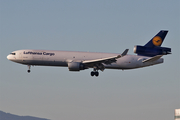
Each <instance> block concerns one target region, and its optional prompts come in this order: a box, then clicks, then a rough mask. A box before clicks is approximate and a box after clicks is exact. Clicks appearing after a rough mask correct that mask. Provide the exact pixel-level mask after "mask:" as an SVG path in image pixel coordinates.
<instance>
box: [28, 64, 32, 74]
mask: <svg viewBox="0 0 180 120" xmlns="http://www.w3.org/2000/svg"><path fill="white" fill-rule="evenodd" d="M30 69H31V65H28V70H27V72H28V73H30V72H31V70H30Z"/></svg>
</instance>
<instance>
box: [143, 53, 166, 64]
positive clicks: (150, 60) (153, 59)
mask: <svg viewBox="0 0 180 120" xmlns="http://www.w3.org/2000/svg"><path fill="white" fill-rule="evenodd" d="M162 56H163V55H156V56H154V57H151V58H149V59H146V60H143V61H142V62H143V63H145V62H153V61H156V60H158V59H159V58H161V57H162Z"/></svg>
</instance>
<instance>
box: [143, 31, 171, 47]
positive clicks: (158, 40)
mask: <svg viewBox="0 0 180 120" xmlns="http://www.w3.org/2000/svg"><path fill="white" fill-rule="evenodd" d="M167 33H168V31H167V30H161V31H160V32H159V33H158V34H157V35H155V36H154V37H153V38H152V39H151V40H150V41H149V42H148V43H147V44H146V45H144V46H145V47H152V48H153V47H156V46H161V44H162V43H163V41H164V38H165V37H166V34H167Z"/></svg>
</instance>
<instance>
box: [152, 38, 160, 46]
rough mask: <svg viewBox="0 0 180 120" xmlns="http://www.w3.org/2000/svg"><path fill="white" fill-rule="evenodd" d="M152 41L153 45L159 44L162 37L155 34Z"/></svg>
mask: <svg viewBox="0 0 180 120" xmlns="http://www.w3.org/2000/svg"><path fill="white" fill-rule="evenodd" d="M152 42H153V44H154V45H155V46H160V45H161V44H162V39H161V37H159V36H155V37H154V38H153V40H152Z"/></svg>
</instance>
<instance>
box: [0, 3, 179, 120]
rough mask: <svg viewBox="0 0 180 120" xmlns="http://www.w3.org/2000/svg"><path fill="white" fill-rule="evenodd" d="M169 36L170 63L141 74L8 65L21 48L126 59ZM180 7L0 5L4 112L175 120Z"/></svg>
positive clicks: (0, 79)
mask: <svg viewBox="0 0 180 120" xmlns="http://www.w3.org/2000/svg"><path fill="white" fill-rule="evenodd" d="M160 30H169V33H168V34H167V36H166V38H165V41H164V43H163V45H162V46H165V47H171V48H172V54H171V55H168V56H164V57H163V58H164V59H165V60H164V63H163V64H160V65H156V66H151V67H146V68H140V69H135V70H127V71H122V70H105V71H104V72H103V73H102V72H100V76H99V77H98V78H96V77H91V76H90V71H91V69H88V70H85V71H80V72H69V71H68V69H67V68H62V67H40V66H35V67H32V68H31V71H32V72H31V73H30V74H28V73H27V66H24V65H20V64H16V63H13V62H11V61H8V60H7V58H6V56H7V55H8V54H9V53H10V52H12V51H14V50H19V49H48V50H70V51H92V52H109V53H111V52H112V53H122V52H123V51H124V50H125V49H127V48H128V49H130V50H129V54H134V53H133V47H134V45H144V44H146V43H147V42H148V41H149V40H150V39H151V38H152V37H153V36H154V35H155V34H156V33H157V32H159V31H160ZM179 40H180V2H179V0H173V1H172V0H156V1H147V0H136V1H134V0H129V1H127V0H121V1H119V0H112V1H108V0H98V1H96V0H91V1H90V0H88V1H83V0H74V1H71V0H66V1H65V0H60V1H58V0H54V1H48V0H39V1H36V0H32V1H23V0H16V1H14V0H1V1H0V43H1V44H0V61H1V62H0V106H1V110H2V111H5V112H10V113H13V114H17V115H31V116H37V117H43V118H48V119H52V120H59V119H63V120H71V119H78V120H84V119H86V120H92V119H93V120H109V119H113V120H119V119H126V120H130V119H135V120H136V119H137V120H144V119H146V120H152V119H161V120H162V119H163V120H170V119H173V115H174V109H176V108H180V102H179V101H180V74H179V73H180V63H179V61H180V56H179V52H180V50H179V45H180V41H179Z"/></svg>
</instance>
